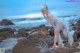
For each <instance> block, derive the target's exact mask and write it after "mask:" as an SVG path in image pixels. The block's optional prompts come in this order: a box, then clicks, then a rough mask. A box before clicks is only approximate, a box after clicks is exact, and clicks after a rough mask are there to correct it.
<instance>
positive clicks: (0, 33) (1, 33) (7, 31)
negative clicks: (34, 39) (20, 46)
mask: <svg viewBox="0 0 80 53" xmlns="http://www.w3.org/2000/svg"><path fill="white" fill-rule="evenodd" d="M13 34H14V31H13V30H12V29H11V28H2V29H0V40H3V39H5V38H7V37H11V36H12V35H13Z"/></svg>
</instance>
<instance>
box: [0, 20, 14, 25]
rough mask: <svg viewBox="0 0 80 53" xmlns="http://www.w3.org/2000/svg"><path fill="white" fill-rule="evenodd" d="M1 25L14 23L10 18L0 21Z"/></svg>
mask: <svg viewBox="0 0 80 53" xmlns="http://www.w3.org/2000/svg"><path fill="white" fill-rule="evenodd" d="M0 25H14V23H13V22H11V21H10V20H7V19H3V20H2V21H1V22H0Z"/></svg>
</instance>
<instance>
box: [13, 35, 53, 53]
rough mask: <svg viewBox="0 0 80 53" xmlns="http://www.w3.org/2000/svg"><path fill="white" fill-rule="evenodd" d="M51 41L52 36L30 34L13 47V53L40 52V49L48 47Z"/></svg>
mask: <svg viewBox="0 0 80 53" xmlns="http://www.w3.org/2000/svg"><path fill="white" fill-rule="evenodd" d="M50 43H51V44H52V43H53V37H51V36H44V35H43V34H41V35H40V34H39V35H30V36H29V37H28V38H27V39H25V40H22V41H20V42H19V43H18V44H17V45H16V46H15V47H14V48H13V53H40V49H41V48H44V47H45V48H47V47H48V45H49V44H50Z"/></svg>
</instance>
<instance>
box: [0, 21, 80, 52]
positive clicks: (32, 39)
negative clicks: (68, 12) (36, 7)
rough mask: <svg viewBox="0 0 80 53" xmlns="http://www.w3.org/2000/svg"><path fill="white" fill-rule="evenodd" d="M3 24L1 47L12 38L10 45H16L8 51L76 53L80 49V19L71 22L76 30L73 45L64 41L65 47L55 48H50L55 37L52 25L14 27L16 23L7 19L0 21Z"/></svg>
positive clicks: (0, 36)
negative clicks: (74, 22)
mask: <svg viewBox="0 0 80 53" xmlns="http://www.w3.org/2000/svg"><path fill="white" fill-rule="evenodd" d="M1 26H4V27H2V28H0V48H2V47H4V48H5V47H6V46H5V45H7V44H6V43H7V42H8V41H10V40H11V41H10V42H8V47H11V46H12V45H14V46H13V47H12V48H11V49H8V50H6V53H75V52H78V51H80V20H77V21H76V24H73V23H71V27H72V30H74V31H75V34H74V36H73V37H74V41H75V43H74V44H73V47H70V46H69V45H68V43H67V41H64V43H65V47H64V48H55V49H50V48H51V47H52V44H53V37H54V34H53V29H52V27H48V26H45V25H41V26H37V27H33V28H18V27H12V26H15V24H14V23H13V22H11V21H10V20H7V19H4V20H2V21H1V22H0V27H1ZM5 26H7V27H5ZM8 26H9V27H8ZM6 40H7V41H6ZM13 42H14V43H15V44H14V43H13ZM2 43H5V44H4V45H3V44H2ZM1 44H2V45H1ZM9 45H10V46H9Z"/></svg>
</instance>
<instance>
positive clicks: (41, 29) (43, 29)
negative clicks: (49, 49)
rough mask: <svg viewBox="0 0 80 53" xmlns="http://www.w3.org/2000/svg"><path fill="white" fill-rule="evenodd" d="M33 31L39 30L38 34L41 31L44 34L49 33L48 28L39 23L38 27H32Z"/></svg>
mask: <svg viewBox="0 0 80 53" xmlns="http://www.w3.org/2000/svg"><path fill="white" fill-rule="evenodd" d="M33 32H40V34H41V33H43V34H44V35H46V36H47V35H50V33H49V31H48V28H47V27H46V26H45V25H41V26H39V27H36V28H33ZM33 32H32V33H33Z"/></svg>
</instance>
